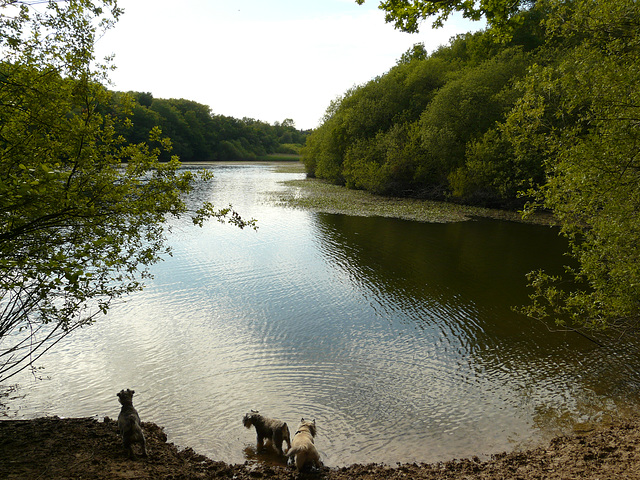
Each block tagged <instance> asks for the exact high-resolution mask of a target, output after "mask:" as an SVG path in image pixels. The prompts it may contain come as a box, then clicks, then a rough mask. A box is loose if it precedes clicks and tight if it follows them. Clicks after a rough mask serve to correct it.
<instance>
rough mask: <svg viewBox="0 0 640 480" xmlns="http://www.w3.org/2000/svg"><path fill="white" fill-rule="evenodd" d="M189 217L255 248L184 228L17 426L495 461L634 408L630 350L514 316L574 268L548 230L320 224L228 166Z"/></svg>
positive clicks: (272, 187) (176, 226) (331, 459)
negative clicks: (127, 429) (150, 431)
mask: <svg viewBox="0 0 640 480" xmlns="http://www.w3.org/2000/svg"><path fill="white" fill-rule="evenodd" d="M214 173H215V180H214V181H213V182H212V183H211V184H210V185H202V186H200V187H199V188H198V189H197V192H195V194H194V198H193V201H194V202H197V201H200V200H211V201H213V202H214V203H215V204H216V205H217V206H220V207H223V206H226V205H227V204H228V203H232V204H233V206H234V207H235V208H236V209H237V210H239V211H240V212H241V213H242V214H243V215H244V216H247V217H255V218H257V219H258V221H259V226H260V228H259V230H258V231H257V232H254V231H249V230H239V229H237V228H235V227H232V226H228V225H221V224H218V223H210V224H207V225H205V227H204V228H197V227H193V226H192V225H190V221H189V220H188V219H183V220H173V221H172V232H171V234H170V235H169V242H170V244H171V245H172V247H173V252H174V253H173V257H169V258H167V259H166V260H165V261H164V262H162V263H160V264H158V265H156V266H155V267H154V268H153V273H154V275H155V278H154V280H152V281H150V282H149V284H148V287H147V289H146V290H144V291H143V292H141V293H139V294H136V295H133V296H131V297H130V298H129V299H128V301H127V302H126V303H122V304H119V305H117V306H116V307H114V308H113V309H112V310H111V312H110V313H109V315H108V316H107V317H106V318H103V319H101V320H100V321H99V322H98V323H97V324H96V325H93V326H91V327H88V328H85V329H82V330H80V331H77V332H76V333H74V334H73V335H72V336H71V337H69V338H68V339H67V340H66V341H65V342H64V343H62V344H61V346H59V347H58V348H57V349H56V350H55V351H52V352H51V354H49V355H48V356H46V357H44V359H43V360H42V361H41V362H40V364H41V366H43V367H44V370H41V375H42V376H43V379H42V380H38V381H36V380H34V379H33V377H31V376H30V375H28V374H25V375H22V376H21V377H20V378H19V380H18V382H19V384H20V388H19V390H18V393H17V395H16V396H15V398H13V400H11V402H10V404H9V407H10V410H9V414H10V416H13V417H17V418H29V417H34V416H40V415H59V416H64V417H72V416H97V417H103V416H110V417H116V416H117V414H118V411H119V406H118V402H117V398H116V392H117V391H119V390H120V389H122V388H133V389H135V390H136V396H135V398H134V401H135V404H136V406H137V407H138V410H139V412H140V414H141V416H142V417H143V420H146V421H154V422H156V423H158V424H159V425H162V426H164V427H165V428H166V432H167V434H168V437H169V440H170V441H172V442H174V443H176V444H178V445H180V446H185V447H186V446H191V447H193V448H194V449H195V450H196V451H198V452H199V453H202V454H205V455H208V456H210V457H211V458H214V459H217V460H224V461H227V462H233V463H239V462H244V461H245V460H246V459H247V456H249V457H252V453H253V452H252V447H253V444H254V432H253V431H248V430H245V429H244V428H243V427H242V425H241V419H242V416H243V414H244V413H245V412H246V411H248V410H249V409H252V408H253V409H258V410H260V411H261V412H263V413H265V414H269V415H271V416H274V417H277V418H280V419H282V420H285V421H287V422H288V423H289V424H290V425H291V426H292V431H295V427H296V426H297V423H298V421H299V420H300V418H301V417H308V418H315V419H316V422H317V425H318V437H317V446H318V448H319V450H320V452H321V455H322V459H323V461H324V462H325V463H326V464H327V465H330V466H336V465H342V464H349V463H355V462H387V463H395V462H412V461H436V460H446V459H450V458H454V457H456V458H460V457H467V456H471V455H483V454H491V453H494V452H498V451H502V450H505V449H512V448H514V447H515V446H517V445H520V444H527V443H528V442H531V441H535V440H536V439H538V438H539V437H540V434H541V430H540V427H549V425H550V424H551V425H553V422H554V421H559V422H561V421H562V420H563V419H566V418H573V419H578V420H581V419H584V418H590V417H591V416H593V415H594V414H597V413H598V412H601V411H603V410H606V411H615V410H616V408H619V407H620V406H625V405H631V404H633V403H634V402H635V399H636V398H637V379H638V371H637V365H636V363H635V360H634V359H635V358H637V357H636V351H635V348H634V347H633V346H632V345H620V346H619V348H618V349H617V351H616V352H614V353H612V352H610V351H607V352H604V351H603V349H601V348H599V347H597V346H596V345H594V344H593V343H591V342H589V341H588V340H586V339H585V338H583V337H580V336H578V335H576V334H575V333H573V332H555V331H552V329H549V328H548V327H547V326H546V325H543V324H542V323H540V322H537V321H534V320H531V319H528V318H526V317H523V316H520V315H518V314H516V313H514V312H513V311H512V309H511V307H512V306H513V305H519V304H522V303H523V302H526V299H527V290H526V288H525V279H524V275H525V273H526V272H528V271H530V270H532V269H536V268H546V269H548V270H550V271H551V272H554V271H555V272H559V271H561V265H562V263H563V262H564V261H565V259H563V257H562V253H563V252H564V250H565V248H566V245H565V243H564V241H563V240H562V239H560V238H558V236H557V232H556V231H555V230H553V229H551V228H549V227H540V226H532V225H523V224H517V223H507V222H498V221H487V220H478V221H470V222H462V223H451V224H427V223H418V222H410V221H402V220H396V219H386V218H378V217H373V218H368V217H352V216H344V215H329V214H314V213H310V212H305V211H300V210H293V209H287V208H284V207H279V206H275V205H274V202H273V201H271V196H270V192H273V191H276V190H278V189H282V188H285V187H284V186H283V185H282V184H281V183H280V182H282V181H285V180H289V179H294V178H300V177H301V175H300V174H292V173H278V172H277V170H275V169H274V168H272V167H268V166H217V167H214Z"/></svg>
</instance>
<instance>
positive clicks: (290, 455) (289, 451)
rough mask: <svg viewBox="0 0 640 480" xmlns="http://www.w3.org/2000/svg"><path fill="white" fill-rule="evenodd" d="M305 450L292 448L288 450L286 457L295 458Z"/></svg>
mask: <svg viewBox="0 0 640 480" xmlns="http://www.w3.org/2000/svg"><path fill="white" fill-rule="evenodd" d="M302 450H303V449H302V448H300V447H291V448H290V449H289V450H287V453H285V455H286V456H287V457H293V456H294V455H295V454H296V453H299V452H301V451H302Z"/></svg>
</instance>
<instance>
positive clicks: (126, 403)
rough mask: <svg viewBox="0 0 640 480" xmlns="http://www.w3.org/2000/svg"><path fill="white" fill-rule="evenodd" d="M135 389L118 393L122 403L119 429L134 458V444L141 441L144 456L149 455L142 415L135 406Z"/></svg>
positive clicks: (126, 446)
mask: <svg viewBox="0 0 640 480" xmlns="http://www.w3.org/2000/svg"><path fill="white" fill-rule="evenodd" d="M134 393H136V392H135V390H129V389H126V390H121V391H120V393H118V394H117V395H118V400H120V403H121V404H122V408H121V409H120V415H118V429H119V430H120V435H122V444H123V445H124V449H125V450H126V451H127V454H128V455H129V458H133V457H134V455H133V444H134V443H139V444H141V445H142V456H143V457H146V456H147V442H146V441H145V439H144V433H142V427H141V426H140V416H139V415H138V411H137V410H136V409H135V408H134V407H133V394H134Z"/></svg>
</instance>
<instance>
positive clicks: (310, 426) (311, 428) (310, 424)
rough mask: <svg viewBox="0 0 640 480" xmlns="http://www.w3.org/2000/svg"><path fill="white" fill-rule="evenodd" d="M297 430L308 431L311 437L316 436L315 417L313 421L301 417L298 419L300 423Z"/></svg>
mask: <svg viewBox="0 0 640 480" xmlns="http://www.w3.org/2000/svg"><path fill="white" fill-rule="evenodd" d="M298 432H309V433H310V434H311V436H312V437H315V436H316V420H315V418H314V419H313V421H310V420H305V419H304V418H302V419H301V420H300V425H298ZM296 433H297V432H296Z"/></svg>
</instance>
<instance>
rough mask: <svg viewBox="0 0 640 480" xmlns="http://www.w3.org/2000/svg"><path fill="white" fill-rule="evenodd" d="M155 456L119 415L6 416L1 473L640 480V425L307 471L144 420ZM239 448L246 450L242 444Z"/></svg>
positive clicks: (54, 479)
mask: <svg viewBox="0 0 640 480" xmlns="http://www.w3.org/2000/svg"><path fill="white" fill-rule="evenodd" d="M142 426H143V430H144V433H145V437H146V439H147V448H148V450H149V457H148V458H146V459H145V458H142V457H136V458H135V459H134V460H129V459H128V458H127V457H126V455H125V453H124V449H123V447H122V444H121V441H120V437H119V435H118V433H117V423H116V421H115V420H111V419H109V418H105V419H104V421H102V422H100V421H98V420H96V419H93V418H68V419H60V418H57V417H46V418H38V419H33V420H0V478H6V479H8V480H14V479H25V480H26V479H39V478H47V479H51V480H62V479H80V478H92V479H95V480H111V479H125V478H136V479H149V480H151V479H162V478H171V479H219V478H232V479H236V480H241V479H256V478H270V479H276V480H285V479H287V480H289V479H291V480H292V479H296V478H322V479H327V480H346V479H358V480H374V479H392V478H394V479H397V478H404V479H424V480H436V479H437V480H440V479H451V480H462V479H484V480H498V479H505V478H518V479H522V480H532V479H540V478H545V479H561V478H585V479H586V478H610V479H614V478H616V479H617V478H638V479H640V423H639V421H638V419H628V420H622V419H620V420H615V421H612V422H610V423H606V424H605V423H602V424H598V425H594V426H592V427H590V429H587V430H585V431H581V432H575V433H574V434H572V435H564V436H559V437H555V438H554V439H552V440H551V441H550V442H548V443H547V444H545V445H542V446H540V447H537V448H533V449H530V450H524V451H514V452H505V453H500V454H497V455H493V456H492V458H491V459H489V460H486V461H482V460H480V459H479V458H477V457H473V458H470V459H461V460H450V461H446V462H439V463H432V464H427V463H411V464H396V465H393V466H392V465H387V464H377V463H369V464H354V465H348V466H343V467H336V468H328V467H323V468H322V469H321V470H320V471H312V472H306V473H303V474H302V475H299V474H298V473H296V471H295V469H293V468H290V467H287V466H284V465H282V466H280V465H273V464H269V463H266V462H260V461H251V462H249V461H247V462H245V463H244V464H227V463H225V462H224V461H222V460H212V459H210V458H208V457H205V456H203V455H200V454H198V453H197V452H195V451H194V450H193V449H191V448H188V447H187V448H184V449H180V448H178V447H177V446H176V445H174V444H172V443H167V436H166V434H165V432H164V430H163V428H162V427H159V426H158V425H156V424H154V423H148V422H143V424H142ZM238 448H241V446H240V445H239V446H238Z"/></svg>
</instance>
